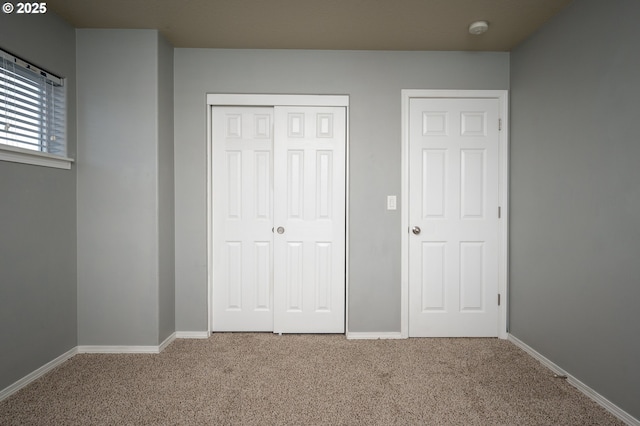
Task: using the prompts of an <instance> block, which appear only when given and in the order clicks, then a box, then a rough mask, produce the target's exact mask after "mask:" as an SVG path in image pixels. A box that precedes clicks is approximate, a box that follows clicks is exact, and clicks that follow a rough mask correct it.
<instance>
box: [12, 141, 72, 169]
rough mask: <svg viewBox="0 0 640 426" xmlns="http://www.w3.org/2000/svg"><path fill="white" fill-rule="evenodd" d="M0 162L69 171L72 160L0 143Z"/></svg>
mask: <svg viewBox="0 0 640 426" xmlns="http://www.w3.org/2000/svg"><path fill="white" fill-rule="evenodd" d="M0 160H2V161H10V162H12V163H22V164H31V165H34V166H43V167H53V168H56V169H65V170H69V169H71V163H73V161H74V160H73V159H72V158H67V157H61V156H59V155H53V154H49V153H46V152H40V151H32V150H30V149H24V148H18V147H15V146H11V145H5V144H1V143H0Z"/></svg>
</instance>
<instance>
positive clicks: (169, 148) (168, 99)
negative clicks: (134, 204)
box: [157, 34, 176, 342]
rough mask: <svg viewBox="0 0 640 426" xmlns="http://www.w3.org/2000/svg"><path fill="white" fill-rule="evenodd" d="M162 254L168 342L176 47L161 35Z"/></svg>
mask: <svg viewBox="0 0 640 426" xmlns="http://www.w3.org/2000/svg"><path fill="white" fill-rule="evenodd" d="M157 114H158V159H157V162H158V164H157V167H158V182H157V185H158V189H157V191H158V249H159V252H158V255H159V265H158V266H159V268H160V269H159V277H158V278H159V283H158V285H159V287H158V290H159V303H160V305H159V309H160V310H159V312H158V313H159V315H160V318H159V328H160V339H159V341H160V342H162V341H164V340H165V339H166V338H167V337H169V336H170V335H171V334H172V333H173V332H174V331H176V315H175V306H176V299H175V293H176V289H175V250H174V248H175V238H174V232H175V226H174V220H175V216H174V188H173V178H174V176H173V46H171V45H170V44H169V43H168V42H167V41H166V40H165V39H164V38H163V37H162V36H160V35H159V34H158V113H157Z"/></svg>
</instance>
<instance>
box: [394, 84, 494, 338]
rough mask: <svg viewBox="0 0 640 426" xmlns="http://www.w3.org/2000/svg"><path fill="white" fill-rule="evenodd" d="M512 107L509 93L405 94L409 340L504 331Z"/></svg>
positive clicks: (404, 258) (405, 257) (405, 301)
mask: <svg viewBox="0 0 640 426" xmlns="http://www.w3.org/2000/svg"><path fill="white" fill-rule="evenodd" d="M505 111H506V93H505V92H498V91H490V92H487V91H482V92H480V91H461V92H457V91H456V92H452V91H446V92H445V91H403V161H404V162H403V176H404V177H403V211H404V212H406V213H405V214H404V215H403V220H402V222H403V246H402V262H403V270H402V271H403V277H402V292H403V294H402V301H403V306H402V308H403V316H402V335H403V337H414V336H415V337H421V336H424V337H456V336H459V337H462V336H465V337H467V336H468V337H472V336H475V337H480V336H498V337H502V338H505V337H506V309H505V308H506V299H507V298H506V214H507V211H506V165H507V163H506V158H505V156H506V154H507V153H506V151H507V143H506V142H507V139H506V134H503V132H505V130H506V129H505V127H506V125H505V124H506V123H505V121H506V120H505ZM499 209H500V216H501V217H498V215H499ZM414 231H415V232H416V233H414ZM499 294H500V299H501V300H500V302H501V303H500V306H498V297H499V296H498V295H499Z"/></svg>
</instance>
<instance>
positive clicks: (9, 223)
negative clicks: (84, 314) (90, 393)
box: [0, 14, 77, 390]
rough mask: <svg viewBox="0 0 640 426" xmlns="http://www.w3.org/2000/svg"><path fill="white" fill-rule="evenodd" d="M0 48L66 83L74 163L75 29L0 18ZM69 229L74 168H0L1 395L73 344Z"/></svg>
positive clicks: (52, 19)
mask: <svg viewBox="0 0 640 426" xmlns="http://www.w3.org/2000/svg"><path fill="white" fill-rule="evenodd" d="M0 47H2V48H3V49H5V50H8V51H10V52H12V53H14V54H16V55H18V56H21V57H22V58H24V59H26V60H30V61H32V62H33V63H35V64H36V65H39V66H41V67H42V68H45V69H47V70H49V71H51V72H53V73H56V74H58V75H61V76H63V77H66V78H67V85H66V87H67V96H68V100H67V105H68V121H67V137H68V141H67V143H68V145H69V156H70V157H74V156H75V151H76V131H75V127H76V121H75V113H76V103H75V31H74V29H73V28H72V27H70V26H69V25H67V24H66V23H65V22H64V21H62V20H60V19H59V18H57V17H56V16H55V15H53V14H45V15H16V14H13V15H5V14H0ZM75 221H76V170H75V166H72V168H71V170H59V169H51V168H46V167H39V166H31V165H27V164H17V163H8V162H4V161H0V342H2V343H0V346H1V347H2V349H0V390H2V389H4V388H5V387H7V386H9V385H11V384H12V383H14V382H15V381H17V380H18V379H21V378H22V377H24V376H26V375H27V374H29V373H31V372H32V371H34V370H36V369H37V368H39V367H41V366H42V365H44V364H46V363H47V362H49V361H51V360H53V359H55V358H56V357H58V356H59V355H62V354H63V353H65V352H67V351H68V350H70V349H72V348H74V347H75V346H76V344H77V321H76V227H75Z"/></svg>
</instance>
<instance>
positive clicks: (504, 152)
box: [400, 89, 509, 339]
mask: <svg viewBox="0 0 640 426" xmlns="http://www.w3.org/2000/svg"><path fill="white" fill-rule="evenodd" d="M401 98H402V105H401V120H402V146H401V162H402V164H401V173H402V184H401V186H402V187H401V197H400V199H401V211H402V214H401V220H400V223H401V228H400V229H401V242H402V244H401V248H400V257H401V268H400V269H401V286H400V288H401V290H400V300H401V308H400V315H401V318H400V335H401V337H402V338H408V337H409V226H410V224H409V104H410V101H411V99H413V98H436V99H437V98H440V99H474V98H476V99H497V100H498V101H499V109H500V111H499V118H500V120H501V122H500V123H501V130H500V132H499V138H500V139H499V148H498V149H499V154H498V155H499V159H498V161H499V171H498V204H499V206H500V208H501V221H500V225H499V237H498V292H499V294H500V299H501V300H500V306H498V337H499V338H500V339H506V338H507V337H508V316H507V314H508V312H509V309H508V303H509V295H508V290H509V286H508V277H509V275H508V273H509V262H508V261H509V245H508V244H509V235H508V232H509V119H508V118H509V92H508V91H507V90H423V89H403V90H402V91H401ZM496 125H498V123H496ZM496 213H497V212H496ZM496 302H497V301H496Z"/></svg>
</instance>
